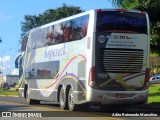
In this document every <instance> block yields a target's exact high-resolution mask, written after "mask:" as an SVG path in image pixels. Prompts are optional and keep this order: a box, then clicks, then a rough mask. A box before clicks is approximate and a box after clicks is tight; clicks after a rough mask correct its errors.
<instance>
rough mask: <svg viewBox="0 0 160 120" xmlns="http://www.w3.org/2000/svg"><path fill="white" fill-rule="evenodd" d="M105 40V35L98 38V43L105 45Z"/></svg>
mask: <svg viewBox="0 0 160 120" xmlns="http://www.w3.org/2000/svg"><path fill="white" fill-rule="evenodd" d="M105 40H106V38H105V36H104V35H100V36H99V37H98V41H99V42H100V43H104V42H105Z"/></svg>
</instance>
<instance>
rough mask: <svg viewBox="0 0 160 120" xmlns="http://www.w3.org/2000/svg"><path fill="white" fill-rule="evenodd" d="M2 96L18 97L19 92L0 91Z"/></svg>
mask: <svg viewBox="0 0 160 120" xmlns="http://www.w3.org/2000/svg"><path fill="white" fill-rule="evenodd" d="M0 95H5V96H9V95H18V91H16V90H2V89H0Z"/></svg>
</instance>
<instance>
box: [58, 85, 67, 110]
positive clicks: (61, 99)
mask: <svg viewBox="0 0 160 120" xmlns="http://www.w3.org/2000/svg"><path fill="white" fill-rule="evenodd" d="M66 97H67V96H66V94H65V89H64V88H63V87H62V88H61V89H60V94H59V104H60V108H61V109H62V110H67V109H68V106H67V99H66Z"/></svg>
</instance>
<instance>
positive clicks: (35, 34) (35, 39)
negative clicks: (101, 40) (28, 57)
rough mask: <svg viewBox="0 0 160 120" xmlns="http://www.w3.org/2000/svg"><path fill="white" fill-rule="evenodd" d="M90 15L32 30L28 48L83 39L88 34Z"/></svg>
mask: <svg viewBox="0 0 160 120" xmlns="http://www.w3.org/2000/svg"><path fill="white" fill-rule="evenodd" d="M88 21H89V15H84V16H81V17H78V18H75V19H71V20H68V21H65V22H61V23H58V24H55V25H52V26H48V27H46V28H43V29H41V28H38V29H37V30H35V31H32V32H31V37H30V40H29V43H28V50H32V49H35V48H40V47H44V46H48V45H54V44H60V43H64V42H70V41H75V40H81V39H83V38H84V37H85V36H86V34H87V29H88Z"/></svg>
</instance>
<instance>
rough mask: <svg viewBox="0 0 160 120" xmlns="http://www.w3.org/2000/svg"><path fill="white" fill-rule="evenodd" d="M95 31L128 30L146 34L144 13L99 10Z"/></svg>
mask: <svg viewBox="0 0 160 120" xmlns="http://www.w3.org/2000/svg"><path fill="white" fill-rule="evenodd" d="M96 29H97V32H98V31H106V32H107V31H108V32H130V33H144V34H147V21H146V16H145V14H140V13H134V12H124V13H121V12H118V11H101V12H98V13H97V27H96Z"/></svg>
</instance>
